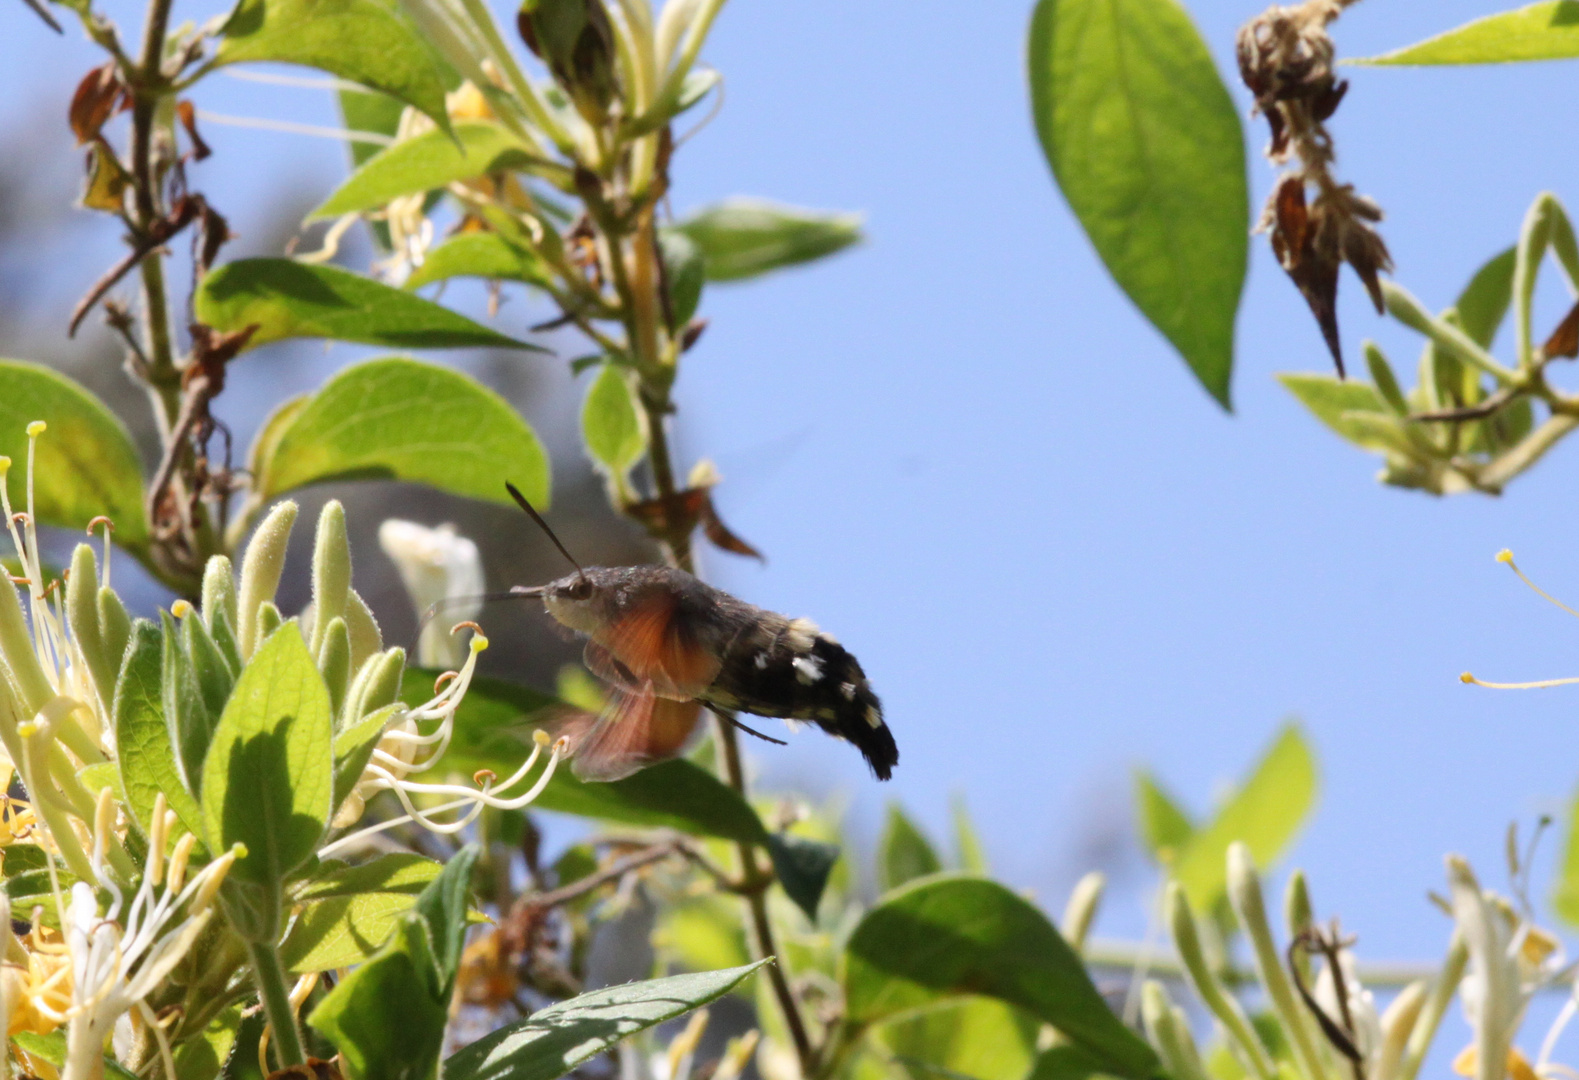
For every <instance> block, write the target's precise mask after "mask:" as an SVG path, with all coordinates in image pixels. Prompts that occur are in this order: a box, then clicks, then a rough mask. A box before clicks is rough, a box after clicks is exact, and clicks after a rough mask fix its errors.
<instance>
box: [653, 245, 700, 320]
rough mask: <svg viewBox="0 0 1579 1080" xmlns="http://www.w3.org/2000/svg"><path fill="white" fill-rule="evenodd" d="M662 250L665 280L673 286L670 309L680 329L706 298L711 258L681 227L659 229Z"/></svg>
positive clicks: (660, 251) (660, 252) (660, 248)
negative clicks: (679, 228)
mask: <svg viewBox="0 0 1579 1080" xmlns="http://www.w3.org/2000/svg"><path fill="white" fill-rule="evenodd" d="M658 253H659V254H660V255H661V256H662V257H663V274H664V282H665V284H667V286H668V289H669V313H670V315H671V316H672V322H673V325H674V326H675V328H676V329H678V328H681V327H683V326H685V325H686V324H687V323H689V322H690V321H691V316H693V315H695V314H696V309H697V306H698V305H699V304H701V302H702V286H703V284H704V283H705V282H706V281H707V259H706V258H704V257H703V255H702V249H701V248H699V247H697V246H696V242H695V241H693V240H692V239H691V238H690V237H689V236H687V235H685V233H683V232H680V231H679V230H678V229H662V230H660V231H659V233H658Z"/></svg>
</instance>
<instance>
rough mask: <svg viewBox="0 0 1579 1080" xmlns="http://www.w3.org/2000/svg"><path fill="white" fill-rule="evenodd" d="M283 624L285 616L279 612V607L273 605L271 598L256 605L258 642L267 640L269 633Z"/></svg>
mask: <svg viewBox="0 0 1579 1080" xmlns="http://www.w3.org/2000/svg"><path fill="white" fill-rule="evenodd" d="M283 625H285V616H283V615H281V614H280V609H279V608H277V607H275V606H274V601H273V600H265V601H263V603H261V604H259V605H258V644H259V645H261V644H263V643H264V642H265V641H267V640H268V638H269V635H270V634H272V633H274V631H276V630H278V629H279V628H280V627H281V626H283Z"/></svg>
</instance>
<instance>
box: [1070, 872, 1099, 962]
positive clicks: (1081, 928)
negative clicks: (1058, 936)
mask: <svg viewBox="0 0 1579 1080" xmlns="http://www.w3.org/2000/svg"><path fill="white" fill-rule="evenodd" d="M1106 887H1107V875H1106V874H1103V873H1102V872H1101V871H1099V870H1093V871H1091V872H1090V873H1089V874H1087V875H1086V876H1085V877H1083V878H1081V879H1080V880H1079V881H1078V882H1076V883H1075V887H1074V889H1072V890H1071V891H1070V893H1069V902H1068V903H1066V904H1065V905H1064V918H1063V921H1062V922H1061V923H1060V924H1059V930H1060V931H1062V932H1063V935H1064V940H1065V941H1067V942H1069V947H1070V948H1072V949H1074V950H1075V952H1079V951H1080V950H1081V949H1082V948H1083V947H1084V946H1085V943H1086V936H1087V935H1088V934H1089V933H1090V932H1091V924H1092V922H1094V921H1095V920H1096V917H1097V908H1098V907H1099V906H1100V905H1101V903H1102V890H1103V889H1104V888H1106Z"/></svg>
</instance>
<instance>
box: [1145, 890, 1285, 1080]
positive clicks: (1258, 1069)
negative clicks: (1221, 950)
mask: <svg viewBox="0 0 1579 1080" xmlns="http://www.w3.org/2000/svg"><path fill="white" fill-rule="evenodd" d="M1165 904H1166V907H1167V916H1168V926H1169V929H1170V931H1171V932H1172V935H1173V947H1174V948H1175V949H1177V950H1178V951H1179V959H1180V960H1181V961H1182V962H1183V964H1184V974H1185V978H1187V979H1188V980H1189V983H1190V985H1191V986H1192V987H1194V988H1195V992H1196V994H1197V995H1198V996H1199V997H1200V999H1201V1002H1202V1004H1204V1005H1205V1006H1206V1008H1207V1009H1208V1010H1209V1011H1210V1012H1211V1013H1212V1015H1213V1016H1215V1017H1217V1019H1218V1021H1219V1022H1221V1023H1222V1025H1223V1028H1224V1029H1225V1030H1226V1031H1227V1032H1228V1036H1229V1040H1230V1043H1231V1045H1232V1046H1233V1048H1234V1053H1235V1056H1237V1057H1238V1058H1239V1060H1240V1061H1241V1063H1242V1064H1243V1065H1244V1066H1245V1069H1246V1071H1247V1072H1251V1073H1254V1074H1255V1075H1256V1076H1257V1077H1259V1078H1260V1080H1270V1078H1272V1077H1274V1076H1276V1075H1277V1067H1276V1066H1275V1065H1274V1064H1273V1063H1272V1055H1271V1054H1269V1053H1267V1050H1266V1047H1265V1046H1263V1045H1262V1044H1261V1038H1260V1036H1259V1035H1257V1034H1256V1032H1255V1029H1254V1028H1253V1027H1251V1026H1250V1018H1249V1017H1248V1016H1246V1015H1245V1011H1244V1007H1243V1006H1241V1005H1240V1004H1239V1000H1238V999H1237V998H1235V997H1233V996H1232V995H1230V994H1229V993H1228V991H1227V990H1226V989H1224V987H1223V985H1222V983H1221V982H1219V981H1218V978H1217V974H1216V973H1215V972H1214V971H1213V970H1212V968H1211V965H1210V964H1209V963H1207V960H1206V954H1205V952H1204V951H1203V950H1202V948H1201V937H1200V933H1199V932H1198V931H1197V929H1196V926H1195V913H1194V912H1193V911H1191V910H1190V901H1189V898H1188V897H1186V896H1185V894H1184V889H1183V888H1182V887H1180V885H1179V883H1178V882H1176V881H1170V882H1169V883H1168V892H1167V898H1166V900H1165Z"/></svg>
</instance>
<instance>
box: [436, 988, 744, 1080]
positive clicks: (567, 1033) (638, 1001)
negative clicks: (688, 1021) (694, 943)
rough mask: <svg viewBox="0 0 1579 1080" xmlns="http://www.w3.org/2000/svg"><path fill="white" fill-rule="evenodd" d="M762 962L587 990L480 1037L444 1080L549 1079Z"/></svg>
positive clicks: (449, 1066)
mask: <svg viewBox="0 0 1579 1080" xmlns="http://www.w3.org/2000/svg"><path fill="white" fill-rule="evenodd" d="M766 963H771V961H770V960H759V961H758V962H757V963H755V964H748V965H746V966H744V967H736V968H726V969H725V970H723V971H706V972H700V973H697V974H691V975H674V976H671V977H669V978H667V979H652V980H649V981H647V982H635V983H626V984H625V985H624V986H611V987H609V988H608V989H606V990H594V991H593V992H592V993H590V994H582V995H581V996H579V997H574V998H571V999H570V1000H569V1001H561V1002H558V1003H556V1004H553V1005H550V1006H548V1007H547V1008H546V1009H540V1010H538V1011H537V1012H535V1013H533V1014H532V1015H531V1016H530V1017H529V1018H528V1019H526V1020H523V1021H521V1022H520V1023H518V1024H511V1025H510V1026H509V1027H506V1028H501V1029H500V1030H498V1031H495V1032H493V1033H492V1034H489V1035H485V1036H483V1037H482V1038H481V1039H478V1040H477V1041H476V1042H474V1043H472V1044H471V1045H470V1046H466V1047H463V1048H462V1049H461V1050H459V1051H458V1052H456V1053H455V1054H453V1055H451V1056H450V1057H449V1058H448V1059H447V1060H446V1061H445V1062H444V1080H556V1078H557V1077H560V1076H564V1075H565V1074H566V1073H568V1072H570V1071H571V1070H573V1069H574V1068H576V1066H578V1065H580V1064H581V1063H582V1062H584V1061H590V1060H591V1059H592V1058H594V1057H596V1056H597V1055H599V1054H601V1053H603V1052H604V1051H605V1050H607V1049H609V1048H610V1047H611V1046H613V1045H614V1044H616V1043H618V1042H619V1041H620V1040H622V1039H624V1038H627V1037H628V1036H631V1035H634V1034H636V1033H637V1032H638V1031H645V1030H646V1029H648V1028H650V1027H654V1026H656V1025H658V1024H661V1023H663V1022H664V1021H665V1020H672V1019H674V1018H675V1017H676V1016H681V1015H684V1014H685V1013H688V1012H690V1011H691V1010H692V1009H695V1008H699V1007H701V1006H703V1005H706V1004H708V1003H709V1002H711V1001H716V1000H717V999H718V998H721V997H723V996H724V995H725V994H727V993H729V992H730V991H731V990H733V989H734V988H735V987H736V986H738V985H740V983H742V982H743V981H745V979H746V978H747V977H748V976H750V975H751V974H752V973H753V972H755V971H756V970H757V969H758V968H760V967H761V966H762V965H763V964H766Z"/></svg>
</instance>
